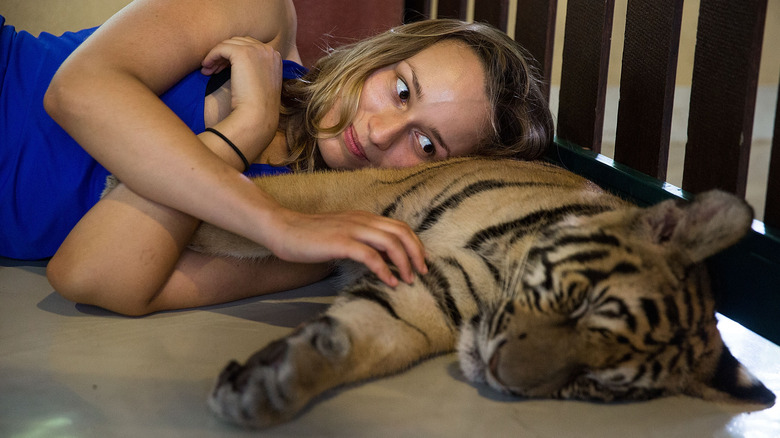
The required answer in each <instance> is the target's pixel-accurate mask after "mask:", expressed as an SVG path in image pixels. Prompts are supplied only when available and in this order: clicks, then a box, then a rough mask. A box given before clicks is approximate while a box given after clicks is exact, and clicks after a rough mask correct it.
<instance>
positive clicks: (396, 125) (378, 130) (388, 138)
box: [368, 112, 406, 151]
mask: <svg viewBox="0 0 780 438" xmlns="http://www.w3.org/2000/svg"><path fill="white" fill-rule="evenodd" d="M405 126H406V122H405V121H404V118H403V116H402V115H400V114H391V113H388V112H384V113H381V114H376V115H374V117H372V118H371V119H370V120H369V123H368V130H369V131H368V138H369V140H371V143H373V144H374V145H375V146H376V147H377V148H379V149H381V150H383V151H384V150H387V149H389V148H390V147H391V146H392V145H393V144H395V143H396V141H397V140H398V139H399V138H400V137H401V134H402V133H403V131H404V129H405Z"/></svg>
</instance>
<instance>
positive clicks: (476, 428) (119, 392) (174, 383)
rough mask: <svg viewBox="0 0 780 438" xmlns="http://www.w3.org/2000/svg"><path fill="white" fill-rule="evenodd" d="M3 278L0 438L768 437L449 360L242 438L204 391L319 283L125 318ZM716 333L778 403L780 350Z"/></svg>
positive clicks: (686, 413)
mask: <svg viewBox="0 0 780 438" xmlns="http://www.w3.org/2000/svg"><path fill="white" fill-rule="evenodd" d="M3 264H4V265H5V266H2V265H3ZM9 265H10V266H9ZM13 265H14V263H13V262H10V263H9V261H7V260H6V261H2V260H0V437H14V438H38V437H41V438H43V437H45V438H49V437H101V438H102V437H179V436H181V437H190V438H195V437H234V436H247V437H248V436H270V437H320V436H322V437H509V436H516V437H528V438H536V437H598V438H608V437H631V438H641V437H663V438H672V437H681V438H696V437H750V438H759V437H766V438H770V437H780V405H776V406H774V407H772V408H770V409H765V410H761V411H755V412H743V411H742V410H741V409H740V408H739V407H738V406H733V405H718V404H714V403H708V402H704V401H701V400H695V399H691V398H686V397H676V398H666V399H661V400H655V401H651V402H643V403H629V404H616V405H603V404H593V403H583V402H566V401H523V400H519V399H514V398H511V397H507V396H502V395H498V394H496V393H494V392H493V391H491V390H490V389H488V388H487V387H482V386H473V385H472V384H470V383H468V382H466V381H464V378H463V377H462V375H461V374H460V371H459V369H458V367H457V363H456V358H455V356H454V355H445V356H441V357H438V358H435V359H433V360H429V361H427V362H424V363H422V364H420V365H418V366H416V367H414V368H413V369H411V370H409V371H408V372H406V373H403V374H400V375H397V376H393V377H389V378H385V379H379V380H375V381H371V382H368V383H364V384H359V385H355V386H352V387H349V388H346V389H342V390H339V391H336V392H333V393H332V394H329V395H327V396H326V397H323V398H322V399H321V400H319V401H318V402H317V403H315V404H314V405H313V406H311V407H310V408H309V409H307V410H306V411H305V412H304V413H303V414H302V415H300V416H299V417H298V418H297V419H295V420H294V421H292V422H290V423H288V424H285V425H282V426H279V427H276V428H273V429H270V430H267V431H264V432H262V433H259V432H257V431H251V430H244V429H240V428H236V427H233V426H231V425H228V424H224V423H222V422H220V421H219V420H217V419H216V418H215V417H213V416H212V415H211V414H210V412H209V411H208V409H207V407H206V403H205V400H206V396H207V394H208V392H209V390H210V387H211V385H212V382H213V380H214V379H215V377H216V376H217V374H218V373H219V371H220V369H221V368H222V366H223V365H224V364H225V363H226V361H227V360H229V359H231V358H237V359H240V360H244V359H246V357H247V356H249V355H250V354H251V353H253V352H254V351H255V350H257V349H258V348H259V347H261V346H263V345H264V344H266V343H267V342H269V341H271V340H273V339H275V338H277V337H280V336H283V335H285V334H286V333H288V332H289V331H290V330H291V329H292V328H293V327H295V326H296V325H297V324H299V323H300V322H302V321H304V320H306V319H308V318H310V317H312V316H314V315H316V314H318V313H319V312H320V311H322V310H323V309H324V308H325V307H326V306H327V303H329V302H330V301H331V300H332V294H333V288H332V285H331V284H330V283H329V282H327V281H325V282H321V283H318V284H316V285H314V286H311V287H308V288H304V289H299V290H294V291H289V292H285V293H282V294H278V295H273V296H267V297H263V298H256V299H250V300H244V301H241V302H237V303H233V304H229V305H223V306H215V307H209V308H203V309H196V310H187V311H178V312H166V313H160V314H156V315H152V316H148V317H144V318H126V317H120V316H117V315H114V314H111V313H108V312H105V311H103V310H100V309H96V308H92V307H87V306H79V305H74V304H73V303H71V302H68V301H66V300H64V299H63V298H62V297H60V296H59V295H58V294H57V293H56V292H54V291H53V290H52V288H51V286H50V285H49V283H48V282H47V281H46V278H45V275H44V268H43V267H41V266H24V265H22V266H19V265H16V266H13ZM721 330H722V331H723V333H724V337H725V338H726V342H727V344H728V345H729V347H730V348H731V349H732V351H733V352H734V354H735V355H736V356H737V357H738V358H739V359H740V360H741V361H743V363H745V364H746V365H748V366H749V367H750V369H751V370H752V371H753V372H754V373H755V374H756V375H757V376H758V377H759V378H761V379H762V380H763V381H764V383H765V384H766V385H767V386H769V387H770V388H771V389H772V390H773V391H775V392H776V393H777V394H780V347H778V346H776V345H775V344H773V343H770V342H768V341H766V340H764V339H762V338H760V337H758V336H757V335H755V334H753V333H752V332H750V331H748V330H746V329H745V328H743V327H741V326H740V325H738V324H736V323H734V322H732V321H730V320H725V319H724V320H722V322H721Z"/></svg>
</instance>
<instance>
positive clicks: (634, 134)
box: [615, 0, 683, 180]
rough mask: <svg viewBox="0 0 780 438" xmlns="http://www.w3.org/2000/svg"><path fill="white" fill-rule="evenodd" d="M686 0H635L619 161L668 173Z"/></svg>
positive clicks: (623, 71) (631, 6) (658, 174)
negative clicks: (681, 29)
mask: <svg viewBox="0 0 780 438" xmlns="http://www.w3.org/2000/svg"><path fill="white" fill-rule="evenodd" d="M682 13H683V0H631V1H630V2H628V10H627V14H626V32H625V41H624V45H623V62H622V69H621V76H620V77H621V87H620V106H619V108H618V123H617V126H618V130H617V133H616V135H615V161H618V162H620V163H623V164H625V165H627V166H630V167H632V168H634V169H636V170H638V171H640V172H642V173H645V174H647V175H650V176H654V177H656V178H658V179H660V180H665V179H666V168H667V164H668V158H669V140H670V138H671V132H672V110H673V107H674V85H675V79H676V75H677V54H678V49H679V44H680V27H681V25H682Z"/></svg>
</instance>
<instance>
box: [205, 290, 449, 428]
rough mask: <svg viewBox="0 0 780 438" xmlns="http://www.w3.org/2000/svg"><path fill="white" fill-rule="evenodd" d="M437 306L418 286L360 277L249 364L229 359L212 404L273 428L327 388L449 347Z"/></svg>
mask: <svg viewBox="0 0 780 438" xmlns="http://www.w3.org/2000/svg"><path fill="white" fill-rule="evenodd" d="M416 283H417V284H420V283H421V282H420V281H417V282H416ZM436 306H437V305H436V303H435V302H434V299H433V298H432V297H431V295H430V294H428V293H426V292H425V291H423V290H419V289H418V288H416V287H414V285H412V286H409V285H405V284H404V285H401V286H399V287H397V288H396V289H389V288H387V287H386V286H384V285H382V284H380V283H379V282H378V281H375V282H366V281H361V282H359V283H358V284H356V285H355V286H352V287H350V288H348V289H347V290H346V291H345V292H343V295H342V296H340V297H339V298H338V299H337V301H336V302H335V303H334V305H333V306H332V307H331V308H330V309H329V310H328V311H327V312H326V313H325V315H324V316H321V317H319V318H317V319H315V320H312V321H309V322H307V323H304V324H303V325H302V326H301V327H299V328H298V329H296V330H295V331H294V332H293V333H292V334H290V335H289V336H287V337H285V338H282V339H280V340H277V341H274V342H272V343H271V344H269V345H268V346H266V347H265V348H264V349H262V350H260V351H258V352H257V353H255V354H254V355H253V356H252V357H251V358H249V360H248V361H247V362H246V364H244V365H240V364H238V363H237V362H235V361H234V362H231V363H230V364H229V365H227V367H226V368H225V369H224V371H223V372H222V374H221V375H220V377H219V379H218V381H217V384H216V386H215V388H214V390H213V392H212V394H211V397H210V399H209V405H210V406H211V408H212V410H213V411H214V412H215V413H216V414H217V415H218V416H220V417H222V418H223V419H226V420H228V421H231V422H235V423H238V424H242V425H245V426H253V427H268V426H272V425H274V424H277V423H281V422H284V421H287V420H289V419H291V418H293V417H294V416H295V415H296V414H297V413H298V412H299V411H300V410H301V409H302V408H304V407H305V406H306V405H307V404H308V403H309V402H310V401H311V400H312V399H313V398H314V397H316V396H317V395H319V394H321V393H323V392H324V391H327V390H329V389H332V388H335V387H337V386H340V385H343V384H346V383H351V382H356V381H360V380H364V379H368V378H371V377H377V376H382V375H387V374H390V373H395V372H398V371H400V370H403V369H405V368H408V367H409V366H410V365H412V364H414V363H415V362H417V361H419V360H421V359H424V358H426V357H429V356H431V355H433V354H436V353H440V352H444V351H451V350H452V349H453V348H454V342H455V329H454V328H453V327H452V326H451V324H448V323H447V321H445V319H444V318H445V317H444V316H443V315H442V314H441V312H438V311H437V308H436Z"/></svg>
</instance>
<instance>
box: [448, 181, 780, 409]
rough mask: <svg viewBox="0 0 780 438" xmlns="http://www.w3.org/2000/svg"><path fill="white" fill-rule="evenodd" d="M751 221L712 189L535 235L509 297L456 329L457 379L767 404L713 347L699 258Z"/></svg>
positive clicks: (719, 345) (524, 389) (770, 397)
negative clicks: (460, 374) (682, 200)
mask: <svg viewBox="0 0 780 438" xmlns="http://www.w3.org/2000/svg"><path fill="white" fill-rule="evenodd" d="M752 217H753V212H752V209H751V208H750V207H749V206H748V205H747V204H745V203H744V202H743V201H742V200H740V199H738V198H736V197H734V196H732V195H729V194H726V193H723V192H718V191H712V192H707V193H705V194H702V195H700V196H698V197H697V198H696V199H695V200H694V202H692V203H690V204H684V205H683V204H681V203H678V202H675V201H665V202H662V203H660V204H658V205H656V206H653V207H649V208H630V209H628V210H617V211H609V212H606V213H601V214H597V215H593V216H585V217H577V216H572V217H568V218H566V219H565V220H563V221H562V222H560V223H557V224H555V225H553V226H551V227H549V228H548V229H545V230H541V231H540V232H539V233H538V234H537V235H536V236H534V237H533V239H534V242H533V243H532V244H531V248H530V250H528V249H527V248H528V247H527V246H525V247H524V248H523V249H522V254H518V257H522V258H525V262H524V263H522V264H521V266H520V267H518V268H515V271H516V272H513V273H512V274H513V275H512V276H511V278H513V280H512V281H510V282H509V284H508V285H507V289H508V290H507V295H508V296H509V297H510V298H507V299H506V300H505V301H504V302H503V303H501V304H500V305H497V306H495V307H494V308H491V309H483V310H482V311H481V312H480V314H479V315H478V316H476V317H475V318H474V319H473V320H472V321H471V322H470V323H467V324H464V328H463V330H462V332H461V339H460V344H459V355H460V363H461V368H462V370H463V372H464V374H465V375H466V377H467V378H469V379H470V380H472V381H476V382H479V381H483V382H487V383H488V384H489V385H490V386H492V387H494V388H496V389H498V390H499V391H502V392H507V393H512V394H516V395H519V396H524V397H531V398H563V399H580V400H598V401H616V400H644V399H649V398H654V397H658V396H665V395H675V394H686V395H690V396H694V397H699V398H703V399H707V400H715V401H721V400H722V401H739V402H743V403H754V404H761V405H771V404H773V403H774V399H775V396H774V394H773V393H772V392H771V391H769V390H768V389H767V388H766V387H765V386H764V385H763V384H762V383H761V382H760V381H758V380H757V379H756V378H755V377H753V375H752V374H750V372H748V370H747V369H746V368H745V367H744V366H743V365H742V364H740V363H739V362H738V361H737V360H736V359H735V358H734V357H733V356H732V355H731V353H730V352H729V350H728V348H727V347H726V346H725V345H724V343H723V341H722V339H721V337H720V333H719V332H718V329H717V321H716V317H715V310H714V300H713V299H712V296H711V293H710V289H709V283H708V276H707V273H706V268H704V266H703V264H702V263H700V262H702V261H703V260H704V259H705V258H707V257H709V256H711V255H713V254H715V253H717V252H719V251H721V250H723V249H725V248H727V247H729V246H731V245H733V244H734V243H736V242H737V241H738V240H739V239H740V238H741V237H742V236H744V235H745V233H746V232H747V231H748V229H749V228H750V224H751V221H752ZM510 258H511V255H510Z"/></svg>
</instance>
